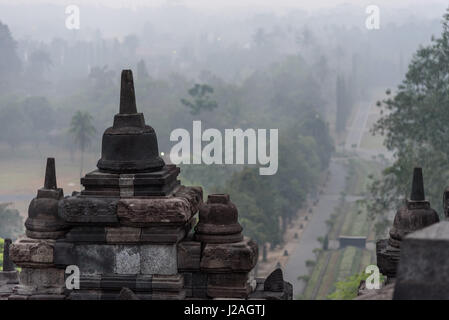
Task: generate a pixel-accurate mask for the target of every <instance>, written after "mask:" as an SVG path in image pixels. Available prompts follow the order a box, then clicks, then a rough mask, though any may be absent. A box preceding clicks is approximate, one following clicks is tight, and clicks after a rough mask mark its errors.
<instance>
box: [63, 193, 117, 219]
mask: <svg viewBox="0 0 449 320" xmlns="http://www.w3.org/2000/svg"><path fill="white" fill-rule="evenodd" d="M117 202H118V199H117V198H95V197H83V196H74V197H66V198H64V199H62V200H61V201H59V211H58V213H59V216H60V217H61V218H62V219H63V220H64V221H66V222H67V223H68V224H72V225H82V224H88V225H89V226H92V225H116V224H118V218H117Z"/></svg>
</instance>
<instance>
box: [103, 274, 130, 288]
mask: <svg viewBox="0 0 449 320" xmlns="http://www.w3.org/2000/svg"><path fill="white" fill-rule="evenodd" d="M123 287H127V288H130V289H135V288H136V276H135V275H115V274H111V275H102V276H101V288H102V289H105V290H115V291H120V290H121V288H123Z"/></svg>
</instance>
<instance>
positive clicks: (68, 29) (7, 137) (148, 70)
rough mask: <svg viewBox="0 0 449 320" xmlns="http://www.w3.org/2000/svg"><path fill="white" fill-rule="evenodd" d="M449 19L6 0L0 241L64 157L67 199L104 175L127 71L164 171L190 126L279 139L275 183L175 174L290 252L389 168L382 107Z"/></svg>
mask: <svg viewBox="0 0 449 320" xmlns="http://www.w3.org/2000/svg"><path fill="white" fill-rule="evenodd" d="M73 5H75V9H76V10H78V9H79V15H77V14H75V13H74V11H73ZM370 5H374V6H375V9H376V10H377V9H378V10H379V11H378V13H379V15H378V18H379V20H378V25H377V26H376V25H375V24H373V22H372V20H370V16H371V15H372V14H373V13H372V11H370V10H372V7H371V9H370V10H368V12H367V8H368V7H369V6H370ZM446 8H447V3H446V1H442V0H441V1H439V0H438V1H437V0H432V1H426V2H423V1H418V0H413V1H407V0H401V1H386V0H385V1H383V0H382V1H358V0H351V1H330V0H328V1H294V0H283V1H282V0H277V1H274V0H262V1H256V0H252V1H249V0H245V1H241V0H240V1H237V0H235V1H234V0H232V1H231V0H227V1H225V0H220V1H216V0H214V1H210V0H208V1H206V0H201V1H194V0H190V1H187V0H185V1H183V0H178V1H176V0H172V1H162V0H161V1H110V0H108V1H106V0H104V1H87V0H86V1H76V2H73V1H56V0H54V1H37V0H34V1H24V0H22V1H14V2H12V1H10V0H9V1H5V0H0V211H2V212H3V213H2V214H3V215H4V216H7V215H10V216H8V217H10V218H8V219H9V220H8V222H7V223H6V222H5V223H3V224H2V223H0V237H6V236H9V237H13V238H14V237H17V236H18V235H19V234H20V233H21V232H22V231H23V221H21V220H20V219H21V218H24V217H26V214H27V207H28V204H29V201H30V200H31V199H32V198H33V197H34V196H35V193H36V190H37V189H38V188H41V187H42V184H43V176H44V167H45V159H46V158H47V157H55V158H56V168H57V176H58V186H60V187H61V188H63V189H64V193H65V194H66V195H68V194H71V192H73V191H79V190H80V189H82V188H83V187H82V186H81V185H80V177H82V176H84V175H85V174H86V173H88V172H90V171H92V170H95V169H96V165H97V161H98V159H99V158H100V157H101V141H102V140H101V139H102V134H103V132H104V131H105V129H106V128H108V127H110V126H111V125H112V121H113V117H114V115H115V114H116V113H117V112H118V110H119V97H120V75H121V72H122V70H123V69H131V70H132V71H133V74H134V84H135V89H136V90H135V91H136V100H137V109H138V111H139V112H142V113H143V114H144V115H145V120H146V123H147V124H149V125H151V126H152V127H153V128H154V129H155V131H156V133H157V137H158V143H159V152H160V154H161V156H163V157H164V160H165V161H166V162H167V163H168V162H170V161H171V160H170V150H171V148H172V146H173V141H171V140H170V135H171V133H172V132H173V130H175V129H178V128H181V129H185V130H187V131H188V132H190V131H191V130H192V124H193V122H194V121H201V123H202V126H203V128H204V129H205V128H214V129H217V130H218V131H219V132H224V131H225V130H226V129H234V128H242V129H247V128H250V129H254V130H258V129H278V130H279V162H276V169H277V166H278V164H279V169H278V170H277V172H276V174H273V175H271V176H261V175H259V171H258V169H259V168H258V167H257V168H254V167H253V166H250V165H248V166H246V165H241V164H239V165H230V166H227V165H225V164H217V165H210V166H209V165H205V164H198V165H187V164H182V165H181V170H182V171H181V181H182V183H183V184H193V185H200V186H202V187H203V188H204V191H205V194H209V193H213V192H221V193H229V194H230V195H231V198H232V199H233V200H234V201H235V203H236V204H237V205H238V206H239V207H240V208H242V209H241V215H240V217H241V219H242V221H243V222H242V224H243V225H244V227H245V234H246V235H249V236H251V237H253V238H254V239H256V240H257V241H259V242H260V243H270V244H271V245H272V247H273V248H275V247H276V246H280V245H283V244H284V243H285V242H286V241H288V239H284V238H283V236H284V234H285V232H286V230H287V229H288V228H291V227H294V226H296V225H295V221H296V220H295V219H296V218H297V217H298V212H299V213H300V214H301V217H303V216H304V215H307V214H309V213H310V214H311V213H312V212H313V210H315V208H316V205H317V203H318V201H319V199H320V195H322V194H325V190H328V189H326V188H327V187H326V186H327V183H328V180H329V179H331V178H330V177H331V176H332V175H333V177H334V178H335V177H337V178H336V179H337V180H338V181H346V180H345V177H349V178H346V179H347V181H353V183H354V184H357V183H359V184H357V186H356V187H353V189H352V190H349V189H350V187H347V186H346V187H345V185H344V184H343V183H336V184H335V185H338V186H340V185H341V188H340V187H339V188H340V189H338V188H335V189H332V190H330V191H329V192H330V193H331V196H332V197H334V198H335V197H337V195H339V194H342V195H345V194H346V193H347V194H349V195H353V196H356V197H363V196H366V195H367V194H368V189H367V184H368V180H369V179H368V176H376V177H379V176H381V172H382V169H384V168H385V167H386V166H387V165H389V164H391V161H393V158H394V157H393V155H394V152H395V149H394V147H395V146H393V147H391V145H390V146H389V147H390V148H389V150H387V149H386V147H385V145H383V141H384V137H378V136H376V137H373V136H372V135H371V133H370V132H371V131H370V130H371V129H372V127H373V125H374V124H375V123H376V121H378V120H379V118H380V117H381V115H382V112H383V111H378V110H377V109H376V108H375V105H376V102H377V101H379V100H383V99H384V98H385V97H386V91H387V92H388V93H389V92H390V91H388V89H391V90H392V91H393V92H395V90H396V88H397V86H398V85H399V84H400V83H401V81H403V80H404V78H405V76H406V74H407V70H408V66H409V64H410V62H412V61H413V57H414V56H415V54H416V52H417V50H418V49H419V48H420V47H421V46H426V45H429V44H430V43H431V39H432V36H439V35H441V32H442V19H443V15H444V14H445V12H446ZM76 12H78V11H76ZM74 14H75V15H76V17H75V18H74V16H73V15H74ZM77 18H79V20H77ZM77 21H79V24H77ZM276 147H277V145H276ZM387 147H388V146H387ZM411 149H413V148H411ZM190 156H191V155H190V154H189V157H190ZM342 158H343V160H344V161H343V160H341V159H342ZM353 159H356V160H355V161H356V162H357V161H359V162H360V163H363V165H360V163H359V162H357V163H358V164H357V163H356V164H355V165H354V163H353V162H351V161H352V160H353ZM333 161H342V163H343V162H344V164H345V165H348V166H349V169H348V168H346V167H345V168H346V169H345V170H340V169H339V168H340V167H339V166H336V165H335V163H334V162H333ZM331 164H332V165H331ZM351 165H354V166H353V167H351ZM358 165H359V167H357V166H358ZM342 167H343V166H342ZM336 168H337V169H336ZM354 168H355V169H354ZM331 171H332V172H331ZM351 174H352V176H351ZM357 174H359V176H357V177H358V178H354V175H357ZM351 177H352V178H351ZM351 179H352V180H351ZM357 179H359V180H357ZM354 181H356V182H354ZM357 181H362V182H357ZM348 183H349V182H348ZM332 185H333V184H332ZM348 188H349V189H348ZM326 192H327V191H326ZM401 192H402V189H401ZM343 198H344V197H343ZM396 198H397V197H396ZM396 198H395V199H396ZM396 200H397V199H396ZM440 202H441V201H440ZM334 205H335V206H336V207H335V208H336V209H335V212H343V211H345V210H346V209H347V208H346V207H339V209H338V208H337V201H333V202H331V201H329V205H327V204H326V208H327V209H326V210H327V211H326V212H325V213H323V214H326V215H327V218H329V219H331V218H332V214H333V212H334V207H333V206H334ZM338 205H339V206H340V205H346V204H345V203H344V201H343V200H342V202H340V203H339V204H338ZM322 206H323V207H324V205H322ZM312 208H313V209H312ZM342 208H343V209H342ZM337 209H338V210H340V211H338V210H337ZM352 209H353V210H356V209H354V208H352ZM357 210H358V208H357ZM361 210H362V209H360V211H361ZM364 210H365V211H363V213H364V214H366V213H367V212H366V209H364ZM345 212H346V211H345ZM354 212H355V211H354ZM388 213H389V212H386V214H388ZM366 216H367V215H366ZM365 218H366V217H365ZM383 218H384V217H382V219H383ZM348 219H349V218H348ZM354 219H355V218H354ZM324 220H325V219H323V221H324ZM5 221H6V220H5ZM329 221H330V220H329ZM366 221H368V218H366ZM382 221H383V220H382ZM326 223H327V221H326ZM341 223H342V224H343V222H341ZM363 223H364V222H361V223H360V225H364V224H363ZM370 223H371V222H369V223H368V222H366V224H365V225H368V224H370ZM323 225H324V223H323ZM301 226H302V225H301ZM301 228H302V227H301ZM323 228H324V229H325V230H326V227H325V226H324V227H323ZM376 228H377V226H376ZM373 229H374V227H373V225H372V224H370V225H369V227H367V230H371V231H372V230H373ZM301 230H302V229H301ZM319 230H320V232H321V231H322V230H321V229H319ZM379 230H380V229H379ZM371 231H367V232H371ZM377 231H378V230H377V229H376V232H377ZM383 231H385V229H382V230H380V231H379V232H380V233H382V232H383ZM295 232H296V231H295ZM372 232H374V231H372ZM291 233H294V232H291ZM337 235H338V234H337ZM357 235H359V234H357ZM316 236H319V235H316ZM276 248H279V247H276ZM297 276H298V275H295V279H296V277H297ZM295 281H296V280H295Z"/></svg>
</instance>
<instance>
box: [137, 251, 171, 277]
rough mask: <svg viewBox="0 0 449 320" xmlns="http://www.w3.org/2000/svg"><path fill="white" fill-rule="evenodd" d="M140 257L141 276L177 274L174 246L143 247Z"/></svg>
mask: <svg viewBox="0 0 449 320" xmlns="http://www.w3.org/2000/svg"><path fill="white" fill-rule="evenodd" d="M140 256H141V265H140V272H141V273H143V274H155V275H156V274H159V275H173V274H176V273H177V272H178V268H177V253H176V245H156V244H151V245H143V246H141V247H140Z"/></svg>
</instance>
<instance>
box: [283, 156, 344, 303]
mask: <svg viewBox="0 0 449 320" xmlns="http://www.w3.org/2000/svg"><path fill="white" fill-rule="evenodd" d="M329 170H330V179H329V183H328V184H327V186H326V187H325V189H324V194H323V195H322V196H321V197H320V201H319V202H318V204H317V206H316V208H315V209H314V212H315V213H314V214H312V215H311V216H310V221H309V222H308V223H307V225H306V227H305V230H304V233H303V234H302V235H301V239H300V241H299V243H298V244H297V246H296V247H295V250H294V251H293V252H291V253H290V256H289V259H288V261H287V264H286V265H285V267H284V270H283V272H284V278H285V280H286V281H288V282H290V283H291V284H292V285H293V295H294V297H296V296H297V295H298V294H301V293H302V291H303V289H304V288H303V287H304V285H303V282H300V281H298V280H297V278H298V276H302V275H306V274H308V270H307V267H306V261H307V260H314V259H315V254H314V253H313V249H315V248H320V247H321V244H320V242H319V241H318V240H317V238H318V237H320V236H324V235H325V234H326V232H327V226H326V220H328V219H329V218H330V216H331V214H332V213H333V212H334V208H335V207H336V206H337V205H338V202H339V197H336V196H335V195H336V194H340V192H342V191H344V190H345V185H346V175H347V168H346V166H345V165H344V164H343V163H342V162H340V161H335V160H331V162H330V165H329Z"/></svg>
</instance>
